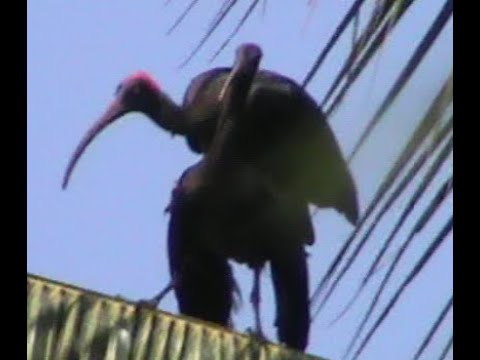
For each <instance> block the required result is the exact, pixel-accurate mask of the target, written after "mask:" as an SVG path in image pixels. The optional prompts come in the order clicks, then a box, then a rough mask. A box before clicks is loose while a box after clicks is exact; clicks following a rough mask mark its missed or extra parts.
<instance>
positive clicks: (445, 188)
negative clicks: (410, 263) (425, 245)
mask: <svg viewBox="0 0 480 360" xmlns="http://www.w3.org/2000/svg"><path fill="white" fill-rule="evenodd" d="M452 189H453V180H452V178H450V179H448V180H447V181H446V182H445V183H444V184H443V185H442V187H441V188H440V190H439V191H438V193H437V195H436V196H435V197H434V199H433V200H432V201H431V203H430V204H429V206H428V208H427V210H426V211H425V212H424V213H423V215H422V216H421V218H420V220H418V221H417V223H416V224H415V226H414V228H413V230H412V231H411V232H410V235H409V236H408V238H407V240H406V241H405V242H404V243H403V244H402V246H401V247H400V249H399V250H398V252H397V255H396V256H395V259H394V260H393V262H392V263H391V265H390V267H389V269H388V271H387V273H386V274H385V276H384V278H383V279H382V282H381V284H380V286H379V288H378V290H377V292H376V293H375V296H374V297H373V299H372V301H371V303H370V305H369V308H368V310H367V311H366V313H365V315H364V316H363V318H362V321H361V323H360V325H359V326H358V328H357V330H356V331H355V335H354V336H353V337H352V341H351V342H350V345H349V346H348V350H347V352H348V353H349V352H350V351H351V350H352V348H353V346H354V344H355V342H356V340H357V339H359V337H360V334H361V332H362V331H363V329H364V327H365V326H366V324H367V322H368V320H369V319H370V317H371V315H372V314H373V311H374V310H375V307H376V306H377V304H378V302H379V300H380V297H381V296H382V293H383V291H384V290H385V287H386V286H387V283H388V281H389V280H390V278H391V277H392V275H393V272H394V271H395V269H396V267H397V265H398V264H399V262H400V260H401V259H402V257H403V255H404V254H405V252H406V251H407V249H408V248H409V246H410V245H411V244H412V241H413V240H414V237H415V235H416V234H418V233H419V232H420V231H421V229H422V228H423V226H424V225H425V223H426V222H427V221H428V220H429V219H430V218H431V217H432V215H433V214H434V212H435V211H436V210H437V209H438V208H439V206H440V204H441V203H442V202H443V201H444V200H445V199H446V198H447V196H448V195H449V194H450V192H451V191H452ZM429 249H430V248H429ZM426 254H430V253H429V250H427V251H426V252H425V253H424V255H426ZM429 256H431V254H430V255H429ZM428 259H429V257H427V258H426V260H425V261H428ZM415 276H416V275H415ZM412 280H413V279H412ZM400 289H401V291H403V290H404V289H403V288H401V287H400ZM400 294H401V292H400V293H399V296H400Z"/></svg>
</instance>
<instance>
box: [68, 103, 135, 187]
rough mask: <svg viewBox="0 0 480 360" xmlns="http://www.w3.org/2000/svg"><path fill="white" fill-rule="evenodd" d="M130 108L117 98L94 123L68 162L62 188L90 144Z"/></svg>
mask: <svg viewBox="0 0 480 360" xmlns="http://www.w3.org/2000/svg"><path fill="white" fill-rule="evenodd" d="M128 111H129V110H128V109H127V108H126V107H125V105H124V104H122V102H121V101H120V100H115V101H114V102H113V103H112V104H111V105H110V106H109V107H108V109H107V111H106V112H105V114H104V115H103V116H102V117H101V118H100V119H99V120H98V121H97V122H96V123H94V124H93V125H92V127H91V128H90V129H89V130H88V131H87V133H86V134H85V136H84V137H83V138H82V140H81V141H80V143H79V144H78V146H77V148H76V149H75V152H74V153H73V155H72V157H71V158H70V161H69V163H68V166H67V169H66V171H65V174H64V176H63V182H62V189H63V190H65V189H66V188H67V186H68V183H69V181H70V177H71V175H72V173H73V170H74V168H75V165H76V164H77V162H78V160H80V157H81V156H82V154H83V152H84V151H85V150H86V149H87V147H88V145H90V143H91V142H92V141H93V140H94V139H95V137H96V136H97V135H98V134H100V133H101V132H102V131H103V130H104V129H105V128H106V127H107V126H108V125H110V124H112V123H113V122H114V121H115V120H117V119H118V118H120V117H122V116H123V115H125V114H126V113H127V112H128Z"/></svg>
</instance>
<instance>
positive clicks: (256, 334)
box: [246, 327, 270, 345]
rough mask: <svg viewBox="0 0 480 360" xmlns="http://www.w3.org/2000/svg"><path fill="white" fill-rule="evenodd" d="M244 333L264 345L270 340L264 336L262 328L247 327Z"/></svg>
mask: <svg viewBox="0 0 480 360" xmlns="http://www.w3.org/2000/svg"><path fill="white" fill-rule="evenodd" d="M246 333H247V334H248V335H249V336H250V337H251V338H253V339H254V340H255V341H257V342H258V343H260V344H262V345H265V344H266V343H268V342H270V340H269V339H268V338H267V337H266V335H265V334H264V333H263V331H262V329H258V328H257V329H253V328H251V327H249V328H247V331H246Z"/></svg>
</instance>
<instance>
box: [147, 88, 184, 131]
mask: <svg viewBox="0 0 480 360" xmlns="http://www.w3.org/2000/svg"><path fill="white" fill-rule="evenodd" d="M148 115H149V117H150V118H151V119H152V120H153V121H154V122H155V124H157V125H158V126H160V127H161V128H163V129H165V130H167V131H169V132H171V133H172V134H179V135H185V134H187V133H188V124H187V119H186V117H185V114H184V111H183V109H182V108H181V107H180V106H178V105H177V104H176V103H175V102H174V101H173V100H172V99H170V97H169V96H168V95H166V94H159V95H158V101H156V104H155V106H154V107H153V108H152V110H151V113H150V114H148Z"/></svg>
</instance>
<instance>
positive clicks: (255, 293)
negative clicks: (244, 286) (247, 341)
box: [249, 267, 267, 342]
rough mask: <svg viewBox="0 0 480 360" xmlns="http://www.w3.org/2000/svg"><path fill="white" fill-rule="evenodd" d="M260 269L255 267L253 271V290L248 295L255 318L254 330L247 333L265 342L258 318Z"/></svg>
mask: <svg viewBox="0 0 480 360" xmlns="http://www.w3.org/2000/svg"><path fill="white" fill-rule="evenodd" d="M261 271H262V270H261V268H260V267H255V268H254V270H253V288H252V292H251V294H250V302H251V303H252V306H253V312H254V316H255V330H254V331H251V330H250V331H249V332H250V333H252V334H253V335H255V337H256V338H257V339H258V340H260V341H261V342H265V341H267V338H266V336H265V335H264V333H263V330H262V321H261V318H260V301H261V298H260V275H261Z"/></svg>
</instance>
